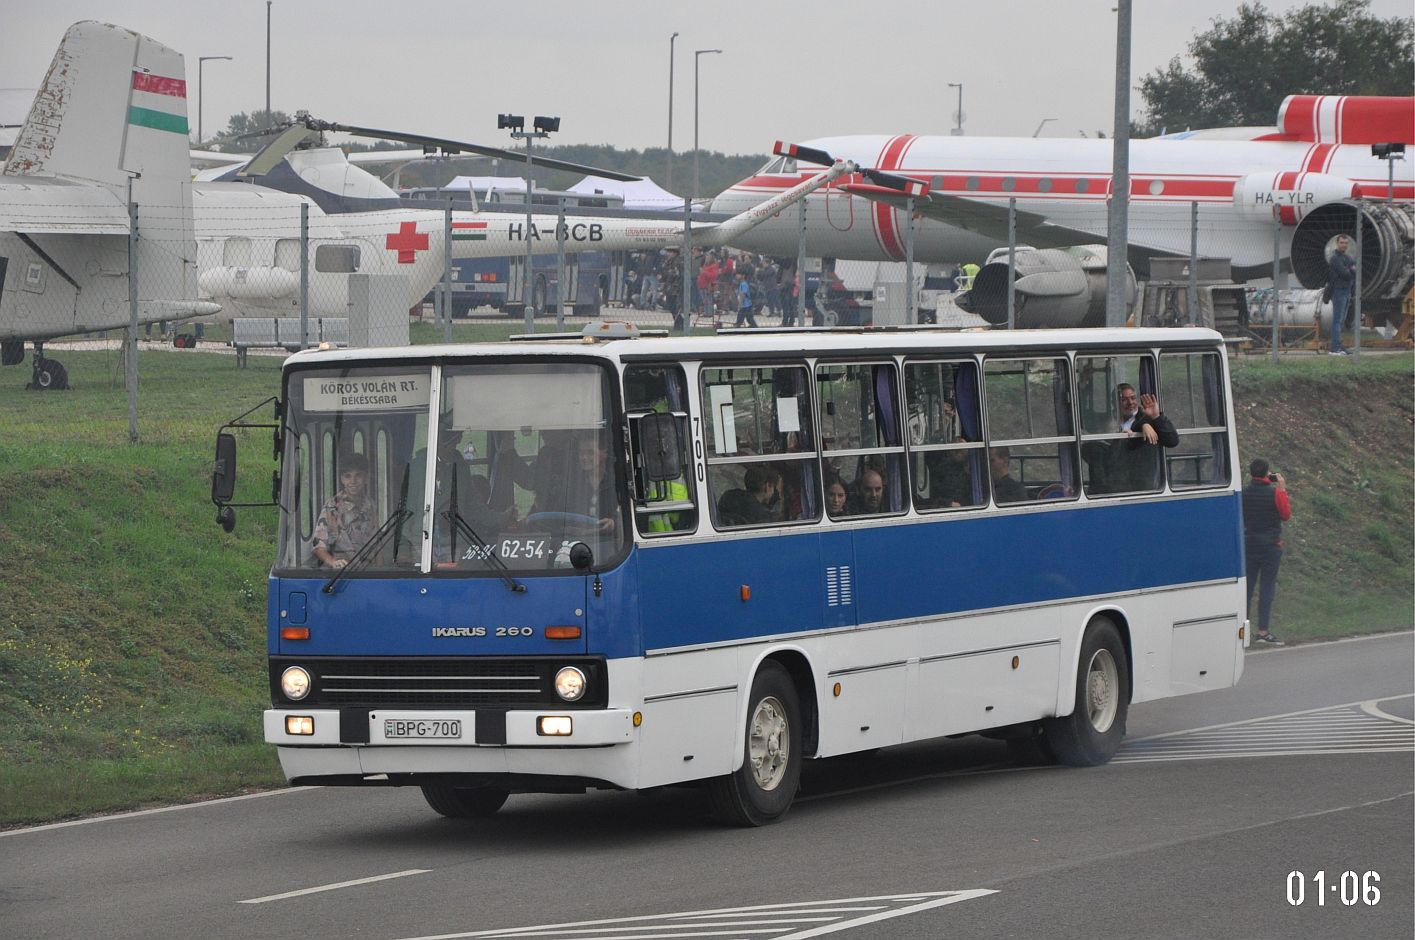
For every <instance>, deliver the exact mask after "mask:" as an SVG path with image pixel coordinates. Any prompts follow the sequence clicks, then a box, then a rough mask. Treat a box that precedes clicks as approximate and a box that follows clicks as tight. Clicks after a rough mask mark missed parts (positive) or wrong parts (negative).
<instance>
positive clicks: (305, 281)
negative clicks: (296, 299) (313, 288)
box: [300, 202, 310, 349]
mask: <svg viewBox="0 0 1415 940" xmlns="http://www.w3.org/2000/svg"><path fill="white" fill-rule="evenodd" d="M309 346H310V204H309V203H307V202H301V203H300V348H301V349H308V348H309Z"/></svg>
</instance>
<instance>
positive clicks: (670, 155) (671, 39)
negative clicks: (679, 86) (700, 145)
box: [668, 33, 678, 192]
mask: <svg viewBox="0 0 1415 940" xmlns="http://www.w3.org/2000/svg"><path fill="white" fill-rule="evenodd" d="M677 38H678V34H677V33H674V34H673V35H672V36H669V37H668V189H669V191H670V192H671V191H672V189H673V43H674V41H675V40H677Z"/></svg>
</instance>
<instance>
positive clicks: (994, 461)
mask: <svg viewBox="0 0 1415 940" xmlns="http://www.w3.org/2000/svg"><path fill="white" fill-rule="evenodd" d="M988 472H989V474H990V475H991V476H992V494H993V498H994V499H995V500H997V502H998V503H999V504H1002V503H1020V502H1023V501H1025V500H1026V499H1027V488H1026V487H1025V486H1023V485H1022V484H1021V483H1018V482H1017V481H1016V480H1014V479H1012V451H1011V450H1009V449H1008V448H1006V447H992V448H989V449H988Z"/></svg>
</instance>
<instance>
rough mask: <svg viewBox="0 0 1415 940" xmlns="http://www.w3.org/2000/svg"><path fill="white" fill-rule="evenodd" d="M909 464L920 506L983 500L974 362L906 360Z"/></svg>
mask: <svg viewBox="0 0 1415 940" xmlns="http://www.w3.org/2000/svg"><path fill="white" fill-rule="evenodd" d="M904 377H905V401H906V402H907V403H908V411H907V422H908V437H909V452H910V458H909V469H910V479H911V480H912V482H913V495H914V508H915V509H916V510H918V511H919V512H932V511H937V510H947V509H966V508H968V507H970V506H982V505H986V503H987V501H988V497H987V493H988V487H987V479H988V470H987V459H986V454H985V453H984V447H983V443H982V441H983V432H982V408H981V407H980V405H979V402H978V367H977V364H976V363H974V362H909V363H907V364H906V365H905V367H904Z"/></svg>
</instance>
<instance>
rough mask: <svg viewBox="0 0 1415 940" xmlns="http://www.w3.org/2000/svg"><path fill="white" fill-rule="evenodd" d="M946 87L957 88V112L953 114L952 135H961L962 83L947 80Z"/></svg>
mask: <svg viewBox="0 0 1415 940" xmlns="http://www.w3.org/2000/svg"><path fill="white" fill-rule="evenodd" d="M948 87H949V88H957V89H958V113H957V114H955V115H954V116H953V121H954V127H953V136H954V137H962V136H963V83H962V82H949V83H948Z"/></svg>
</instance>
